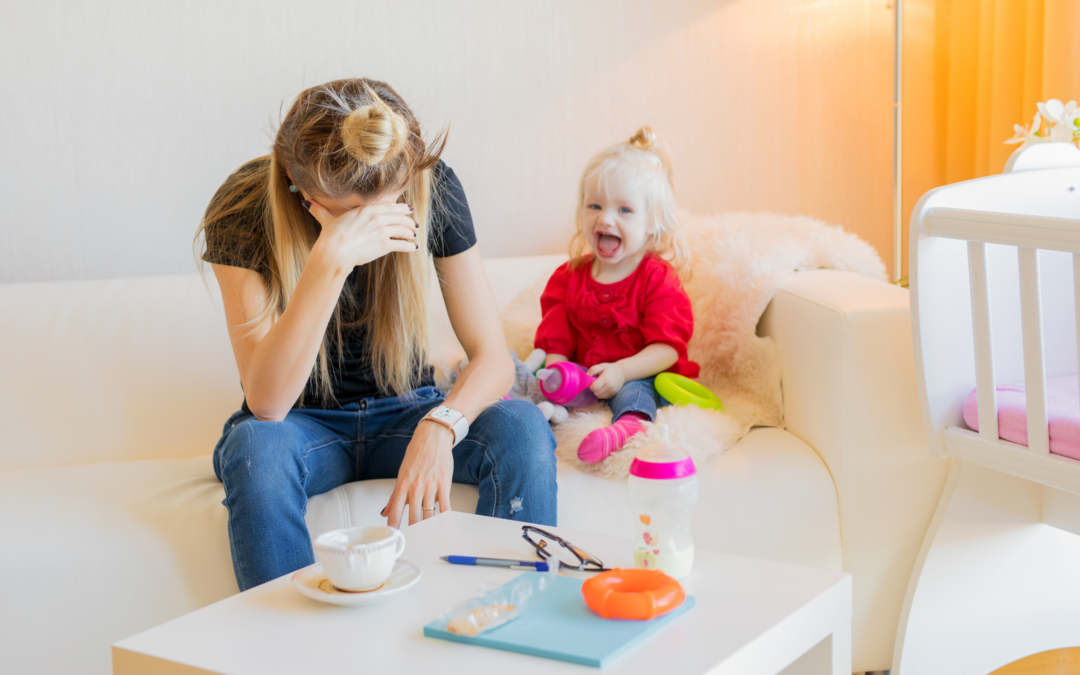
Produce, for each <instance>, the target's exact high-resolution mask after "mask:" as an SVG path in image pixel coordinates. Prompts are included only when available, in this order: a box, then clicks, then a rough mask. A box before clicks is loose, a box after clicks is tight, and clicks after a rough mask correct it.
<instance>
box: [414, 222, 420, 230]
mask: <svg viewBox="0 0 1080 675" xmlns="http://www.w3.org/2000/svg"><path fill="white" fill-rule="evenodd" d="M412 226H413V227H415V228H416V229H418V230H419V229H420V223H413V224H412Z"/></svg>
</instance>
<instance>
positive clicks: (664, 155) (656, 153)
mask: <svg viewBox="0 0 1080 675" xmlns="http://www.w3.org/2000/svg"><path fill="white" fill-rule="evenodd" d="M623 172H629V175H630V176H631V177H632V179H634V180H635V181H636V182H637V184H638V186H639V187H640V189H641V190H642V191H643V192H644V193H645V210H646V212H647V216H648V219H649V225H651V226H652V231H651V232H650V233H649V239H648V242H647V243H646V246H647V247H648V249H649V250H650V251H652V252H653V253H655V254H656V255H658V256H660V257H661V258H662V259H664V260H665V261H667V263H668V264H669V265H671V266H672V267H673V268H674V269H675V271H676V272H677V273H678V274H679V275H680V276H687V275H688V274H689V271H690V254H689V252H688V251H687V249H686V242H685V239H684V237H683V232H682V227H681V225H680V224H679V214H678V211H677V209H676V207H675V174H674V171H673V169H672V167H671V157H670V156H669V155H668V151H667V147H666V146H665V145H664V143H663V141H661V140H660V137H659V136H658V135H657V134H656V132H655V131H653V130H652V128H651V127H649V126H643V127H641V128H640V129H638V130H637V131H636V132H635V133H634V135H633V136H631V137H630V140H629V141H627V142H625V143H616V144H615V145H612V146H611V147H609V148H607V149H605V150H601V151H600V152H598V153H596V154H595V155H593V157H592V159H590V160H589V162H588V164H586V165H585V171H584V172H583V173H582V174H581V184H580V185H579V186H578V204H577V213H576V215H575V216H574V220H575V224H576V226H577V227H576V231H575V233H574V237H573V239H571V240H570V260H571V265H573V266H574V267H578V266H579V265H581V264H582V263H584V262H585V261H586V259H587V254H588V253H589V245H588V243H586V241H585V234H584V223H583V222H582V208H583V206H584V204H585V183H586V182H587V181H588V180H589V179H590V178H593V177H596V178H597V180H598V182H599V184H600V187H601V189H603V186H604V185H605V183H606V181H607V180H608V179H609V178H611V177H612V176H613V175H615V174H617V173H623Z"/></svg>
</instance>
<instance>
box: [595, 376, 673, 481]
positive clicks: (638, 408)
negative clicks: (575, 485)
mask: <svg viewBox="0 0 1080 675" xmlns="http://www.w3.org/2000/svg"><path fill="white" fill-rule="evenodd" d="M654 379H655V378H652V377H650V378H647V379H644V380H634V381H632V382H627V383H626V384H624V385H623V387H622V389H620V390H619V393H617V394H615V396H614V397H613V398H611V399H608V401H607V403H608V405H610V406H611V419H612V424H611V426H609V427H604V428H603V429H597V430H595V431H593V432H591V433H590V434H589V435H588V436H586V437H585V438H584V440H582V441H581V445H580V446H578V452H577V455H578V459H580V460H581V461H583V462H585V463H587V464H592V463H594V462H599V461H601V460H603V459H604V458H605V457H607V456H608V455H610V454H611V453H613V452H615V451H616V450H619V449H620V448H622V446H623V444H624V443H626V441H627V439H629V438H630V437H631V436H633V435H634V434H637V433H641V432H642V431H644V430H645V425H644V424H642V422H643V421H645V420H648V421H652V420H654V419H656V408H657V406H658V405H664V404H666V403H667V401H664V400H663V398H661V397H660V395H659V394H657V393H656V388H655V387H654V386H653V380H654Z"/></svg>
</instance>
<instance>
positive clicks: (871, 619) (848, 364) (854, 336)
mask: <svg viewBox="0 0 1080 675" xmlns="http://www.w3.org/2000/svg"><path fill="white" fill-rule="evenodd" d="M908 302H909V299H908V292H907V291H906V290H905V289H902V288H899V287H897V286H893V285H891V284H887V283H885V282H882V281H877V280H874V279H870V278H868V277H865V276H861V275H858V274H855V273H853V272H844V271H837V270H815V271H812V272H802V273H798V274H794V275H792V277H791V278H790V280H789V281H788V282H787V283H786V284H785V285H784V287H783V288H782V289H781V290H780V291H779V292H778V293H777V295H776V297H775V298H774V299H773V301H772V303H770V305H769V307H768V309H767V310H766V311H765V314H764V316H763V317H762V320H761V322H760V324H759V327H758V332H759V334H762V335H768V336H770V337H772V338H773V339H774V340H776V341H777V343H778V344H779V345H780V349H781V352H782V354H783V359H784V364H783V391H784V420H785V424H786V427H787V429H788V431H790V432H791V433H793V434H795V435H796V436H798V437H799V438H801V439H803V440H804V441H806V442H807V443H808V444H809V445H810V446H811V447H813V448H814V449H815V450H816V451H817V453H818V454H819V455H820V456H821V458H822V460H823V461H824V462H825V464H826V466H827V467H828V469H829V472H830V473H831V474H832V477H833V482H834V483H835V485H836V495H837V502H838V503H839V506H840V536H841V540H842V546H843V558H844V570H845V571H848V572H851V573H852V575H853V576H854V592H855V598H854V602H855V617H856V621H855V622H854V625H853V632H854V636H853V638H854V639H853V643H854V644H855V645H856V646H857V647H856V653H855V654H854V662H853V668H854V670H856V671H862V670H883V669H887V668H890V667H891V666H890V664H891V663H892V650H893V644H894V640H895V637H896V627H897V623H898V621H899V616H900V610H901V607H902V605H903V600H904V594H905V592H906V590H907V585H908V579H909V577H910V574H911V570H912V567H913V565H914V563H915V558H916V555H917V554H918V551H919V547H920V545H921V544H922V540H923V536H924V534H925V533H926V530H927V527H928V526H929V524H930V519H931V517H932V516H933V513H934V509H935V507H936V505H937V501H938V498H939V497H940V495H941V490H942V488H943V486H944V484H945V478H946V475H947V473H948V467H949V463H948V462H944V461H942V460H939V459H935V458H933V457H931V455H930V452H929V450H928V449H927V447H926V437H925V435H924V433H923V425H922V415H921V411H920V408H919V396H918V391H917V389H916V381H915V362H914V350H913V348H912V342H911V317H910V313H909V306H908ZM860 617H861V620H860Z"/></svg>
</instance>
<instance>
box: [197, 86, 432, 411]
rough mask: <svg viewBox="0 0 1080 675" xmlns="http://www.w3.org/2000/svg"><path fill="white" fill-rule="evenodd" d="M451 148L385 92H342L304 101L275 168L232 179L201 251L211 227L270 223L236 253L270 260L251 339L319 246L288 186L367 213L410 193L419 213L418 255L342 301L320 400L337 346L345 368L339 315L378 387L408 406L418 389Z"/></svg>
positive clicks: (325, 347)
mask: <svg viewBox="0 0 1080 675" xmlns="http://www.w3.org/2000/svg"><path fill="white" fill-rule="evenodd" d="M445 142H446V136H445V133H441V134H439V136H438V137H437V138H436V139H435V141H434V142H433V143H432V144H431V147H430V148H429V147H428V146H427V145H426V144H425V142H424V140H423V137H422V135H421V131H420V124H419V122H418V121H417V120H416V117H415V116H414V115H413V113H412V111H411V110H410V109H409V107H408V106H407V105H406V104H405V102H404V101H403V100H402V99H401V97H400V96H398V95H397V92H395V91H394V90H393V89H392V88H390V86H389V85H387V84H386V83H384V82H379V81H377V80H369V79H365V78H360V79H348V80H335V81H333V82H328V83H326V84H323V85H320V86H317V87H312V88H311V89H307V90H306V91H303V92H301V93H300V95H299V96H298V97H297V98H296V101H295V102H293V104H292V107H290V108H289V112H288V113H286V115H285V118H284V120H282V123H281V127H280V128H279V129H278V132H277V136H276V137H275V139H274V144H273V148H272V150H271V153H270V155H269V157H267V158H260V159H259V160H255V161H253V162H249V163H248V164H246V165H245V166H244V167H242V168H241V170H239V171H237V172H236V173H235V174H233V175H232V176H231V177H230V178H229V180H228V181H226V183H225V185H224V186H222V189H221V190H219V191H218V194H217V195H216V196H215V197H214V199H213V200H212V201H211V202H210V205H209V207H208V208H207V211H206V215H205V216H204V218H203V222H202V224H201V225H200V227H199V232H198V233H197V234H196V241H197V242H198V241H199V238H200V236H202V237H205V235H206V232H207V230H208V229H209V228H213V227H214V225H215V224H222V225H224V224H225V222H226V221H228V220H230V219H235V218H237V217H238V216H240V215H241V214H244V213H251V212H252V211H254V212H256V213H258V212H260V211H261V213H262V214H263V217H262V219H261V221H262V227H263V228H264V231H263V235H264V236H263V237H257V238H255V239H254V241H252V240H248V241H236V242H231V243H232V244H235V245H237V246H240V247H245V246H246V250H249V251H251V252H252V253H253V254H255V256H256V258H258V259H263V260H266V265H267V268H268V269H267V270H266V273H265V274H264V276H266V277H267V278H266V289H267V302H266V305H265V306H264V307H262V308H261V310H260V311H259V314H258V315H257V316H256V317H255V318H254V319H253V320H252V321H251V322H250V323H249V324H248V326H247V328H248V332H249V334H250V333H254V332H256V331H258V330H259V329H260V328H262V327H264V326H265V325H266V324H267V323H272V322H274V321H275V320H277V318H278V317H279V316H280V315H281V313H282V312H283V311H285V307H286V306H288V304H289V300H290V299H291V298H292V295H293V292H294V291H295V290H296V284H297V282H298V281H299V279H300V274H301V272H303V269H304V265H305V264H306V262H307V259H308V254H309V253H310V252H311V248H312V246H313V245H314V243H315V240H316V238H317V237H318V231H317V229H315V228H314V227H313V226H312V223H311V221H310V219H309V215H308V213H307V212H306V211H305V210H304V209H303V207H302V206H301V205H300V199H301V197H300V196H299V195H295V194H293V193H291V192H290V191H289V185H290V183H295V184H296V185H297V186H298V187H300V188H302V189H303V190H304V191H305V192H307V193H308V194H311V195H314V196H316V197H318V196H325V197H329V198H330V199H335V200H338V199H346V198H349V197H352V196H359V197H360V198H362V199H363V200H365V201H369V202H370V201H372V200H374V199H377V198H378V197H380V196H381V195H383V194H386V193H388V192H392V191H396V190H401V189H404V190H405V193H404V201H405V202H406V203H407V204H409V205H410V206H412V208H413V214H412V217H413V219H414V220H415V221H416V222H417V224H419V226H420V228H419V232H418V233H417V241H418V242H419V243H420V248H419V250H417V251H416V252H415V253H391V254H389V255H386V256H383V257H381V258H379V259H377V260H375V261H374V262H371V263H369V265H368V266H367V267H368V270H367V274H366V275H364V278H365V279H366V287H364V288H361V289H358V292H357V293H356V295H354V294H352V293H347V292H346V293H342V295H341V301H340V302H339V303H338V305H337V306H336V308H335V309H334V316H333V318H332V319H331V321H330V326H329V328H328V329H327V336H326V337H325V338H324V340H323V344H322V346H321V347H320V349H319V356H318V359H317V360H316V363H315V367H314V372H313V376H314V378H315V382H316V391H317V392H318V394H319V396H320V397H321V398H323V399H324V400H333V399H334V395H333V387H332V384H331V383H332V379H331V373H330V365H329V360H328V353H329V348H330V346H331V342H332V343H333V345H334V346H336V348H337V355H338V360H339V362H340V361H341V360H342V359H343V357H344V346H345V344H344V340H343V339H342V327H343V319H342V313H343V309H344V310H345V314H346V315H347V316H351V317H359V318H358V319H357V320H356V321H354V322H352V323H346V324H345V326H346V327H363V328H365V329H366V334H367V336H368V342H369V345H370V347H369V348H370V350H371V352H370V353H371V358H372V366H373V370H374V375H375V380H376V384H377V386H379V388H380V389H382V390H383V391H387V392H393V393H395V394H398V395H401V394H404V393H406V392H408V391H410V390H411V389H413V388H414V387H415V386H416V384H417V381H418V376H419V374H420V368H421V366H422V364H423V363H424V362H425V361H426V357H427V353H428V344H427V335H428V330H427V329H428V327H427V308H428V292H429V280H430V277H429V268H430V262H431V261H430V254H429V252H428V246H427V241H428V236H429V231H430V230H429V225H430V220H431V215H432V211H433V209H434V208H436V206H435V205H434V204H433V201H435V200H433V192H434V189H433V185H432V168H433V167H434V166H435V164H436V163H437V162H438V161H439V156H440V155H441V154H442V150H443V146H444V145H445ZM290 175H291V176H292V181H290V179H289V176H290ZM221 229H222V230H223V231H226V230H227V228H224V227H223V228H221ZM229 243H230V242H225V245H226V247H228V245H229ZM253 243H254V246H255V250H252V245H253ZM260 246H261V247H262V250H258V248H259V247H260ZM357 296H359V297H357ZM331 336H333V338H334V339H333V340H331V339H330V338H331Z"/></svg>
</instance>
